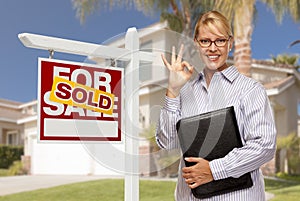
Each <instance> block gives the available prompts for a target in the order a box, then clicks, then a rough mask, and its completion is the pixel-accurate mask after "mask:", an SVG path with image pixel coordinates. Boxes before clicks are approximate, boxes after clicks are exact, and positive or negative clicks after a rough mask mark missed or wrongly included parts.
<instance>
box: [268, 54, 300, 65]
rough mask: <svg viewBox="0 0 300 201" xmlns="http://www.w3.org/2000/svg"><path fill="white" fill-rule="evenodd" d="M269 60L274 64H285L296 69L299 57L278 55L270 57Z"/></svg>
mask: <svg viewBox="0 0 300 201" xmlns="http://www.w3.org/2000/svg"><path fill="white" fill-rule="evenodd" d="M271 58H272V61H273V62H274V63H276V64H286V65H292V66H295V67H297V64H298V59H299V55H288V54H279V55H277V56H276V57H275V56H273V55H271Z"/></svg>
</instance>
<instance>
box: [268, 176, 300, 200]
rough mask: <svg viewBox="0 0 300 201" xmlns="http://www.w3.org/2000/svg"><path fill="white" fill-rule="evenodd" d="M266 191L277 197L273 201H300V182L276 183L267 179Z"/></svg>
mask: <svg viewBox="0 0 300 201" xmlns="http://www.w3.org/2000/svg"><path fill="white" fill-rule="evenodd" d="M265 184H266V191H268V192H270V193H273V194H274V195H275V197H274V198H273V199H272V200H271V201H282V200H284V201H299V200H300V182H299V181H298V182H297V181H275V180H271V179H265Z"/></svg>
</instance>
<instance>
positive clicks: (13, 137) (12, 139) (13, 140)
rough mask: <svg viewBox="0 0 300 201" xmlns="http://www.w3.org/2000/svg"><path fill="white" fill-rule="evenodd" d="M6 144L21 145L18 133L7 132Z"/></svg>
mask: <svg viewBox="0 0 300 201" xmlns="http://www.w3.org/2000/svg"><path fill="white" fill-rule="evenodd" d="M6 144H8V145H19V134H18V131H8V132H7V137H6Z"/></svg>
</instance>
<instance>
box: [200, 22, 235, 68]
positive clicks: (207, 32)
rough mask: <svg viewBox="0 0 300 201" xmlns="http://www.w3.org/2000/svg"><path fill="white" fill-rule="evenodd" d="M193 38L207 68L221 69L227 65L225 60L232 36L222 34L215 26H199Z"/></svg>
mask: <svg viewBox="0 0 300 201" xmlns="http://www.w3.org/2000/svg"><path fill="white" fill-rule="evenodd" d="M195 40H196V41H195V42H197V43H198V47H199V51H200V56H201V58H202V60H203V62H204V63H205V65H206V67H207V68H208V69H209V70H212V71H216V70H218V71H222V70H224V69H225V68H226V67H227V64H226V60H227V57H228V54H229V52H230V49H231V47H232V41H233V39H232V38H230V37H229V36H227V35H226V36H225V35H223V34H222V33H221V32H220V31H219V30H218V29H217V28H216V27H211V28H210V29H209V28H208V27H207V26H201V27H200V28H199V33H198V36H197V38H196V39H195ZM211 41H212V42H211ZM213 41H215V42H213ZM209 44H210V45H209Z"/></svg>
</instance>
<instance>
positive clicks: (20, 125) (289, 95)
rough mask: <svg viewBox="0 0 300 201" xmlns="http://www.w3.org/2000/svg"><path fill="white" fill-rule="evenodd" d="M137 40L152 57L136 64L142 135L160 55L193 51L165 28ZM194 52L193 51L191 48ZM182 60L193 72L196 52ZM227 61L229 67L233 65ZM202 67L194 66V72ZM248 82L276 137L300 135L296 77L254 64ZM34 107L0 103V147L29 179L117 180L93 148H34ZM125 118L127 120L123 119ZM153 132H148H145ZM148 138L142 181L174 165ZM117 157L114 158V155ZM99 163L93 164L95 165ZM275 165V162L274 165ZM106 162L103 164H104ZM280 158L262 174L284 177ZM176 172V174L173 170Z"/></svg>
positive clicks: (159, 90) (153, 116)
mask: <svg viewBox="0 0 300 201" xmlns="http://www.w3.org/2000/svg"><path fill="white" fill-rule="evenodd" d="M138 33H139V37H140V51H147V52H152V53H153V55H154V59H153V61H152V62H140V68H139V74H140V77H139V79H140V88H139V92H138V93H139V102H140V107H139V111H140V115H139V130H140V132H143V131H144V130H145V129H147V128H149V127H150V126H151V125H155V124H156V122H157V119H158V115H159V112H160V109H161V107H162V105H163V101H164V95H165V90H166V87H167V76H168V71H167V69H166V68H165V67H164V65H163V63H162V62H161V57H160V55H161V54H162V53H163V54H166V56H167V57H170V54H169V53H170V51H171V48H172V45H174V44H178V43H185V44H186V48H187V49H189V46H191V45H193V41H192V40H191V39H189V38H186V37H183V36H181V35H179V34H178V33H174V32H172V31H170V30H169V29H168V26H167V24H166V23H156V24H154V25H152V26H149V27H147V28H145V29H141V30H138ZM106 45H110V46H115V47H120V48H123V47H124V46H125V41H124V37H123V36H121V37H118V38H114V39H113V40H111V42H110V43H108V44H106ZM191 49H193V48H191ZM188 53H189V55H187V54H185V55H184V58H186V60H189V61H190V62H191V63H192V64H193V65H195V66H197V64H199V61H198V60H197V57H196V56H195V55H197V52H188ZM89 59H90V60H92V61H94V62H96V63H98V64H99V65H105V66H107V65H112V66H118V67H125V65H126V63H124V62H123V61H121V60H120V59H119V60H118V59H116V60H103V59H101V58H89ZM232 61H233V60H232V59H229V60H228V62H231V63H232ZM200 69H201V66H198V70H200ZM251 74H252V77H253V78H254V79H256V80H258V81H259V82H261V83H262V84H263V85H264V87H265V88H266V90H267V95H268V97H269V99H270V101H271V106H272V110H273V113H274V117H275V122H276V128H277V131H278V135H279V136H286V135H288V134H290V133H291V132H297V133H298V136H299V135H300V132H299V130H300V118H299V114H298V112H297V111H298V109H297V108H298V106H299V102H300V101H299V100H300V93H299V92H300V74H299V72H298V71H297V70H296V69H295V68H294V67H292V66H288V65H277V64H274V63H272V62H269V61H259V60H254V59H253V62H252V68H251ZM36 107H37V101H32V102H29V103H16V102H13V101H8V100H0V114H1V118H0V142H1V143H3V144H23V143H24V145H25V146H24V147H25V150H24V153H25V154H24V157H23V161H24V162H25V164H30V165H29V166H28V167H30V172H31V174H81V175H89V174H109V175H114V174H119V172H118V171H115V170H114V168H110V167H108V166H109V164H103V163H101V160H100V161H99V158H97V157H96V158H95V155H96V154H100V155H101V154H102V155H101V156H103V155H105V153H99V152H97V149H96V148H94V149H93V150H94V151H93V153H91V151H90V150H91V149H88V150H87V149H86V148H87V146H85V145H84V144H80V143H79V144H71V143H69V144H68V143H48V144H47V143H38V142H37V135H38V131H37V114H36V111H37V110H36ZM127 118H128V117H127ZM149 132H152V134H153V130H152V131H151V130H150V131H149ZM149 141H150V140H149V138H145V137H141V138H140V139H139V143H140V156H139V158H140V172H141V174H142V175H153V174H154V173H156V172H157V171H158V170H159V171H160V170H163V169H166V168H168V166H172V164H174V163H175V162H176V161H177V159H178V156H177V158H176V154H175V155H174V156H175V158H173V160H171V162H169V164H168V165H166V164H164V165H161V164H159V162H158V161H159V159H161V158H163V156H165V155H168V154H166V153H165V152H163V151H161V150H156V151H155V152H152V149H151V146H150V142H149ZM112 146H115V148H116V150H121V152H120V153H122V151H124V144H122V143H120V144H114V145H112ZM117 153H118V152H116V154H115V155H118V154H117ZM97 159H98V160H97ZM275 159H276V160H278V161H279V162H278V161H277V162H276V160H275ZM105 160H106V159H105ZM113 160H115V161H117V162H118V163H119V164H120V165H123V164H124V157H120V156H115V158H113ZM284 161H285V156H284V154H279V155H278V156H277V157H276V158H274V159H273V160H272V161H271V162H270V163H268V164H266V165H265V166H264V167H263V171H264V173H265V174H274V173H275V172H277V171H285V170H286V167H285V165H286V163H284ZM175 169H176V168H175Z"/></svg>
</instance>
